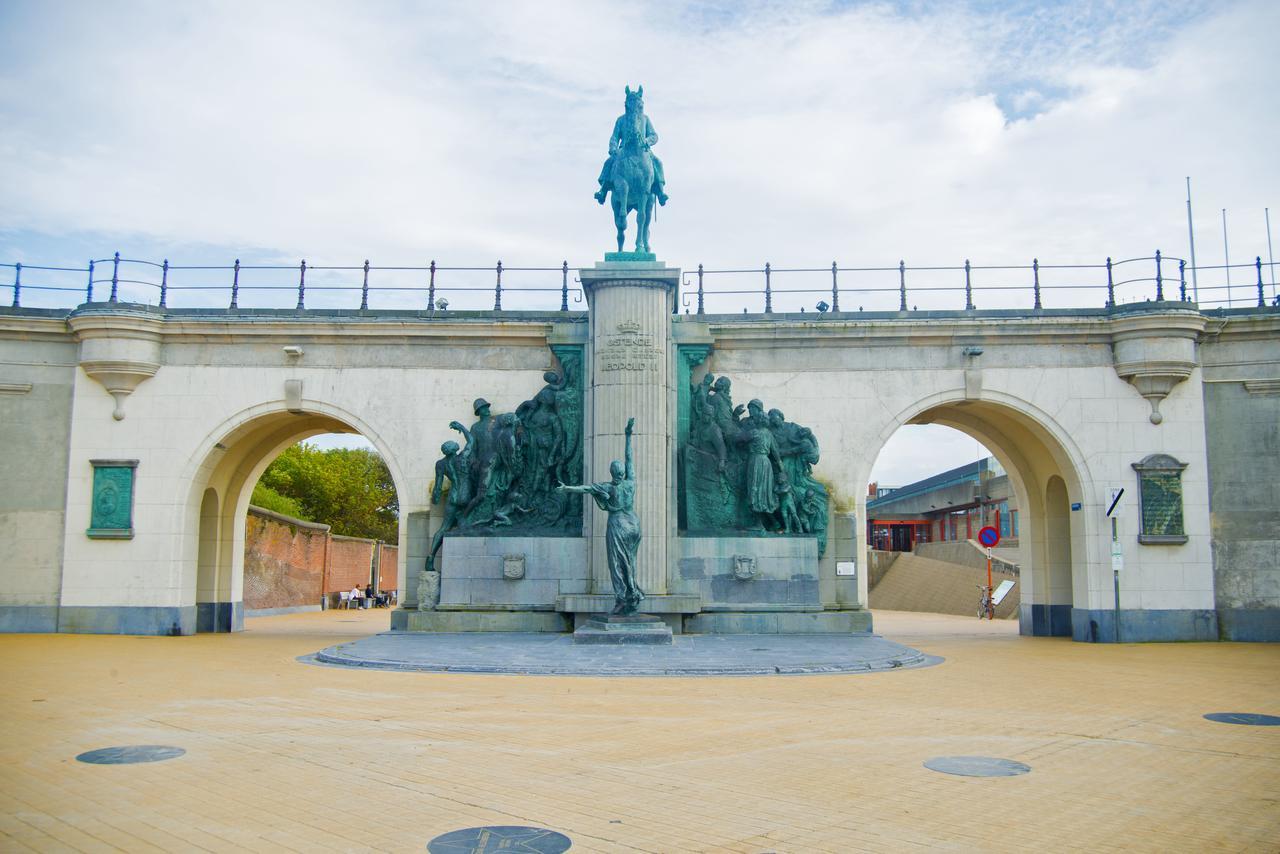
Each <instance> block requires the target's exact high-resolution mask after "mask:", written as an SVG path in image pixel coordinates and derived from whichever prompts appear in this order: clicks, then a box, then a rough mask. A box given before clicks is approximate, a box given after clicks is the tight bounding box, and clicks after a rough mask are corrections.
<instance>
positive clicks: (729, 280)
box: [0, 251, 1280, 315]
mask: <svg viewBox="0 0 1280 854" xmlns="http://www.w3.org/2000/svg"><path fill="white" fill-rule="evenodd" d="M1266 266H1270V268H1271V269H1270V276H1269V278H1270V279H1271V283H1270V285H1269V287H1270V297H1269V300H1268V294H1267V287H1268V285H1267V284H1266V283H1264V275H1263V268H1264V267H1266ZM0 268H7V269H8V270H10V271H12V279H11V281H10V282H5V281H0V289H2V288H4V287H8V288H9V289H10V290H11V291H12V300H11V303H10V304H11V305H12V306H14V307H21V306H23V305H24V303H23V300H24V298H26V299H28V303H27V304H28V305H35V304H38V307H47V308H70V307H74V306H77V305H81V304H85V303H93V302H95V300H96V301H98V302H107V303H116V302H125V303H142V304H148V305H155V306H159V307H162V308H229V309H250V308H252V309H259V308H273V309H290V308H291V309H294V310H298V311H303V310H306V309H308V308H319V309H326V310H331V309H335V308H338V309H356V310H359V311H370V310H379V309H402V310H403V309H409V310H418V311H427V312H431V313H436V312H446V311H449V310H450V309H451V308H452V310H459V309H462V310H483V311H490V310H491V311H502V310H503V309H504V297H505V299H506V305H505V308H506V309H507V310H540V311H556V310H558V311H563V312H567V311H569V310H570V307H571V306H573V307H575V308H585V307H586V306H585V304H584V300H583V293H582V289H581V287H580V285H579V283H578V282H577V280H576V278H575V279H574V280H573V282H572V283H571V282H570V276H569V274H570V264H569V262H568V261H564V262H562V263H561V264H560V265H559V266H554V267H508V266H505V265H504V264H503V263H502V262H501V261H498V262H497V263H495V264H494V265H493V266H442V265H438V264H436V262H435V261H432V262H431V263H430V264H428V265H426V266H422V267H415V266H392V267H382V266H375V265H373V264H370V263H369V262H368V261H365V262H364V263H363V264H361V265H359V266H325V265H312V264H308V263H307V262H306V261H305V260H304V261H300V262H299V263H298V264H296V265H292V264H291V265H280V264H252V265H248V264H241V263H240V260H239V259H236V261H235V263H234V264H232V265H230V266H211V265H176V264H170V263H169V261H168V260H167V259H166V260H164V261H162V262H160V263H156V262H154V261H147V260H140V259H133V258H122V257H120V254H119V253H116V254H115V255H113V256H112V257H111V258H105V259H95V260H93V261H90V262H88V264H87V265H86V266H85V267H57V266H42V265H38V264H22V263H12V264H0ZM1232 270H1238V271H1247V272H1248V274H1249V275H1248V278H1249V279H1252V280H1253V281H1251V282H1250V283H1249V284H1248V285H1240V284H1236V285H1232V284H1231V271H1232ZM1188 272H1189V268H1188V265H1187V262H1186V261H1185V260H1183V259H1181V258H1173V257H1170V256H1167V255H1163V254H1162V253H1161V252H1159V251H1157V252H1156V253H1155V255H1152V256H1148V257H1138V258H1125V259H1123V260H1119V261H1113V260H1112V259H1111V258H1107V259H1106V260H1105V262H1103V263H1101V264H1042V263H1041V262H1040V260H1039V259H1038V258H1037V259H1033V260H1032V262H1031V264H1029V265H980V264H972V263H971V262H970V261H969V260H966V261H965V262H964V264H963V266H936V265H930V266H909V265H907V263H906V262H905V261H899V262H898V263H897V264H896V265H894V266H883V267H842V266H840V265H839V264H838V263H836V262H832V263H831V265H830V266H829V267H785V266H784V267H777V266H774V265H773V264H772V263H770V262H767V263H765V264H764V265H763V266H762V267H736V268H716V269H708V268H707V267H706V266H705V265H703V264H698V265H697V267H696V268H694V269H686V270H685V274H684V283H683V287H682V289H681V291H682V293H681V295H680V299H679V301H678V303H677V306H676V308H677V310H680V309H683V310H684V312H685V313H686V314H710V313H717V314H724V313H738V312H739V311H741V312H742V313H764V314H773V313H775V312H806V311H811V310H816V311H817V312H819V313H826V312H828V311H830V312H839V313H842V314H846V315H847V314H850V313H853V312H855V311H856V312H864V311H874V312H886V311H887V312H907V311H916V310H966V311H973V310H977V309H1019V310H1026V309H1031V310H1033V311H1034V310H1042V309H1052V308H1065V309H1070V308H1095V307H1115V306H1117V305H1119V304H1121V303H1130V302H1145V301H1151V300H1156V301H1179V302H1194V303H1196V304H1197V305H1198V306H1199V307H1201V308H1235V307H1246V306H1257V307H1263V306H1266V305H1268V303H1269V302H1270V304H1271V305H1280V296H1278V295H1277V292H1276V284H1275V270H1274V265H1265V264H1263V262H1262V259H1261V258H1260V257H1258V258H1255V259H1254V261H1253V262H1252V263H1245V264H1232V265H1230V266H1228V265H1217V266H1204V267H1197V268H1196V270H1195V273H1196V276H1195V278H1194V279H1193V281H1196V282H1199V284H1198V285H1197V284H1188V276H1187V274H1188ZM3 278H4V277H3V275H0V279H3ZM1219 279H1223V280H1225V283H1223V284H1210V283H1209V282H1210V281H1218V280H1219ZM1238 280H1239V276H1238V275H1237V281H1238ZM104 296H105V299H103V297H104ZM450 296H452V297H453V305H452V307H451V306H450ZM815 298H816V299H817V302H816V303H813V304H810V303H811V301H812V300H814V299H815ZM0 299H3V290H0ZM828 300H829V302H828ZM309 301H310V302H309ZM357 306H358V309H357Z"/></svg>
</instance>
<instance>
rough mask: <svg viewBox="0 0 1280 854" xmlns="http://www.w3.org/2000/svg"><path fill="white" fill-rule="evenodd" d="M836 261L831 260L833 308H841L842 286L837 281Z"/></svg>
mask: <svg viewBox="0 0 1280 854" xmlns="http://www.w3.org/2000/svg"><path fill="white" fill-rule="evenodd" d="M836 269H837V268H836V262H835V261H832V262H831V310H832V311H839V310H840V287H839V285H838V284H837V283H836Z"/></svg>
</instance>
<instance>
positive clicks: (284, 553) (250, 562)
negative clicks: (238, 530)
mask: <svg viewBox="0 0 1280 854" xmlns="http://www.w3.org/2000/svg"><path fill="white" fill-rule="evenodd" d="M328 541H329V526H328V525H317V524H315V523H313V522H303V521H301V520H299V519H290V518H289V517H288V516H280V515H277V514H275V513H270V512H268V511H266V510H261V509H259V508H257V507H251V508H249V515H248V517H247V518H246V520H245V539H244V607H245V609H246V610H250V611H256V610H260V609H263V608H292V607H297V606H299V605H319V604H320V593H321V590H320V587H321V580H322V578H323V576H324V553H325V548H326V547H327V545H328Z"/></svg>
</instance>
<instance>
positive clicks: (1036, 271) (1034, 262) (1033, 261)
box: [1031, 258, 1044, 308]
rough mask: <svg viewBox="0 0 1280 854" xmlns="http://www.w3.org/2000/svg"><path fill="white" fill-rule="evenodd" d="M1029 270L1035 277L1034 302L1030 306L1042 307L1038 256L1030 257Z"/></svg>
mask: <svg viewBox="0 0 1280 854" xmlns="http://www.w3.org/2000/svg"><path fill="white" fill-rule="evenodd" d="M1031 272H1032V275H1033V276H1034V277H1035V294H1036V300H1035V304H1034V305H1033V306H1031V307H1032V308H1044V306H1043V305H1041V304H1040V259H1039V258H1032V259H1031Z"/></svg>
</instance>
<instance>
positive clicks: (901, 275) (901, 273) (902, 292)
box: [898, 260, 907, 311]
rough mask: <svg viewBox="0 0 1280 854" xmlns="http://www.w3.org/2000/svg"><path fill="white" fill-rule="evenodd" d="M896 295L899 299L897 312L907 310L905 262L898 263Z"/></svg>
mask: <svg viewBox="0 0 1280 854" xmlns="http://www.w3.org/2000/svg"><path fill="white" fill-rule="evenodd" d="M898 294H899V296H900V297H901V300H900V302H899V303H898V311H906V310H907V262H906V261H902V260H899V261H898Z"/></svg>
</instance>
